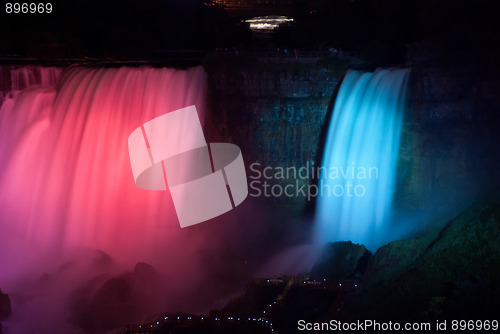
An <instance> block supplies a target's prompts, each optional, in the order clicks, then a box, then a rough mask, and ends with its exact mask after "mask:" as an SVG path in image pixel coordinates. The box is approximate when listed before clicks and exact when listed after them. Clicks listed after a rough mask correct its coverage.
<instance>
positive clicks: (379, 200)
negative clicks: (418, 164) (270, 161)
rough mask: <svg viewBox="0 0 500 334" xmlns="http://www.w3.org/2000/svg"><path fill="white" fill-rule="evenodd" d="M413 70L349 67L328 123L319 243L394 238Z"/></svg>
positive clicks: (375, 243) (372, 245)
mask: <svg viewBox="0 0 500 334" xmlns="http://www.w3.org/2000/svg"><path fill="white" fill-rule="evenodd" d="M408 77H409V70H408V69H382V70H377V71H375V72H373V73H371V72H368V73H363V72H360V71H349V72H348V73H347V74H346V76H345V78H344V80H343V82H342V84H341V87H340V89H339V92H338V95H337V98H336V101H335V106H334V110H333V116H332V119H331V123H330V125H329V130H328V135H327V141H326V145H325V151H324V155H323V162H322V168H321V173H322V174H321V177H320V179H319V180H318V181H319V184H318V187H319V189H320V196H319V199H318V203H317V212H316V231H315V232H316V233H315V236H316V239H317V242H319V243H320V244H321V243H324V242H333V241H339V240H351V241H353V242H355V243H362V244H365V245H366V246H367V247H368V248H369V249H373V250H375V249H376V248H377V247H378V246H380V245H381V244H383V243H384V242H387V241H389V240H390V239H391V238H392V237H393V232H394V227H393V226H392V224H391V213H392V212H391V204H392V200H393V195H394V183H395V176H396V172H397V171H396V164H397V157H398V153H399V141H400V133H401V125H402V120H403V115H404V109H405V102H406V99H405V95H406V87H407V83H408Z"/></svg>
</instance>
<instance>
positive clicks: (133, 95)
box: [0, 66, 206, 282]
mask: <svg viewBox="0 0 500 334" xmlns="http://www.w3.org/2000/svg"><path fill="white" fill-rule="evenodd" d="M57 78H59V79H58V80H57ZM56 81H57V84H56ZM205 89H206V74H205V72H204V70H203V69H202V68H201V67H197V68H191V69H188V70H183V71H181V70H174V69H166V68H149V67H145V68H130V67H122V68H86V67H77V66H75V67H69V68H68V69H66V70H64V71H63V73H61V74H60V76H59V70H51V69H46V68H42V67H33V66H31V67H28V68H17V69H14V70H12V71H11V90H10V92H7V94H5V98H4V101H3V103H2V105H1V108H0V156H1V157H2V162H1V164H0V213H1V218H0V263H1V264H2V267H3V268H1V269H0V282H2V281H3V280H2V279H6V278H7V277H10V276H12V275H14V274H16V273H18V272H19V270H20V269H23V268H26V267H29V266H31V265H32V266H36V265H41V264H42V263H43V264H46V263H47V262H46V261H45V260H44V259H47V258H50V259H53V260H54V261H56V260H59V259H60V257H61V254H64V252H65V251H67V250H69V249H72V248H75V247H89V248H98V249H101V250H103V251H105V252H108V253H109V254H112V255H113V256H115V255H117V254H121V256H122V257H124V258H126V257H127V254H129V255H130V254H134V256H131V258H133V259H137V258H141V255H144V253H145V252H150V253H155V252H158V247H161V245H166V244H169V243H172V241H171V240H169V239H168V237H169V235H173V234H175V229H173V227H174V226H175V227H177V226H178V222H177V218H176V215H175V211H174V208H173V204H172V200H171V198H170V196H169V194H167V192H154V191H144V190H141V189H140V188H138V187H137V186H136V185H135V183H134V180H133V176H132V171H131V167H130V160H129V155H128V147H127V139H128V136H129V135H130V133H131V132H132V131H133V130H134V129H136V128H137V127H138V126H141V125H142V124H143V123H144V122H146V121H149V120H151V119H153V118H155V117H157V116H159V115H162V114H165V113H167V112H170V111H173V110H176V109H179V108H183V107H186V106H189V105H196V107H197V109H198V112H199V113H200V118H201V119H202V120H203V113H204V103H205ZM158 226H163V227H167V228H168V227H170V228H171V230H172V231H171V232H169V233H166V232H165V233H158V229H157V227H158ZM124 245H126V247H125V246H124ZM13 253H16V254H17V256H16V257H13V256H12V255H9V254H13ZM23 261H25V262H26V263H23Z"/></svg>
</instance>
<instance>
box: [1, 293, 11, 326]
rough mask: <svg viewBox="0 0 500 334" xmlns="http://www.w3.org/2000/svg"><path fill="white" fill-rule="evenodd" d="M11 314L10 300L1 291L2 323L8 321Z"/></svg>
mask: <svg viewBox="0 0 500 334" xmlns="http://www.w3.org/2000/svg"><path fill="white" fill-rule="evenodd" d="M11 312H12V310H11V308H10V298H9V296H8V295H7V294H4V293H3V292H2V290H0V321H2V320H5V319H7V318H8V317H9V316H10V314H11ZM0 328H1V325H0Z"/></svg>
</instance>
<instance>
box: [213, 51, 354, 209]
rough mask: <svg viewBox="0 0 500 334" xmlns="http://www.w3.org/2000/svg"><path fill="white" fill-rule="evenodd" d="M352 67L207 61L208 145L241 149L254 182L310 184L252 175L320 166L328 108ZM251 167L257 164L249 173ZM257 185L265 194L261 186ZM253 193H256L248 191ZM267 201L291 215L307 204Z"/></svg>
mask: <svg viewBox="0 0 500 334" xmlns="http://www.w3.org/2000/svg"><path fill="white" fill-rule="evenodd" d="M283 60H286V59H283ZM348 65H349V61H347V60H339V59H332V60H323V61H321V60H317V61H315V62H308V63H301V62H300V61H294V62H291V63H290V62H280V59H276V60H274V61H271V60H263V59H258V58H245V57H244V56H234V57H226V58H220V57H214V58H208V59H207V61H206V65H205V67H206V69H207V73H208V89H209V92H208V104H209V108H208V109H209V112H210V117H207V123H206V124H205V128H206V130H205V131H206V132H205V133H206V136H207V140H208V141H210V142H218V141H225V142H232V143H234V144H236V145H238V146H240V147H241V149H242V154H243V159H244V161H245V165H246V167H247V176H248V177H249V178H250V181H252V180H253V181H261V182H263V181H268V183H269V184H270V185H271V186H272V185H275V184H278V185H286V184H294V186H295V182H296V181H297V182H299V184H300V185H302V184H308V181H309V180H307V179H301V178H297V177H293V176H291V177H285V178H284V179H279V178H275V177H271V178H270V179H267V180H266V179H264V178H263V177H262V176H261V177H259V174H258V173H257V172H255V171H254V170H258V171H260V172H262V171H263V169H264V168H266V167H282V168H287V167H290V168H296V169H299V168H300V167H303V166H306V164H309V168H312V166H311V165H314V164H318V158H319V155H320V154H321V145H322V144H321V143H322V142H323V140H322V139H321V138H322V133H323V132H324V131H326V129H324V126H325V119H326V117H327V112H328V108H329V104H330V102H331V99H332V95H333V93H334V90H335V88H336V86H337V85H338V83H339V81H340V80H341V78H342V76H343V75H344V73H345V71H346V69H347V67H348ZM253 163H257V164H258V165H255V168H254V170H251V169H250V165H251V164H253ZM254 184H255V185H256V187H257V188H258V189H262V183H260V184H258V183H254ZM252 193H253V194H256V191H255V190H251V189H250V195H252ZM261 197H264V195H262V196H261ZM268 197H270V198H267V199H268V200H270V201H273V202H274V204H275V205H279V206H282V207H284V208H286V210H282V211H283V212H290V214H291V215H297V213H299V214H300V213H302V212H303V211H304V209H305V208H306V205H307V203H308V201H307V198H305V197H304V196H293V197H287V196H283V195H282V196H268Z"/></svg>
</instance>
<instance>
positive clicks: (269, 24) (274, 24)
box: [244, 15, 293, 31]
mask: <svg viewBox="0 0 500 334" xmlns="http://www.w3.org/2000/svg"><path fill="white" fill-rule="evenodd" d="M244 22H245V23H248V24H249V25H250V30H252V31H266V30H267V31H271V30H274V29H276V28H278V27H279V25H280V24H282V23H285V22H293V19H291V18H288V17H286V16H275V15H270V16H258V17H254V18H251V19H248V20H245V21H244Z"/></svg>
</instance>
